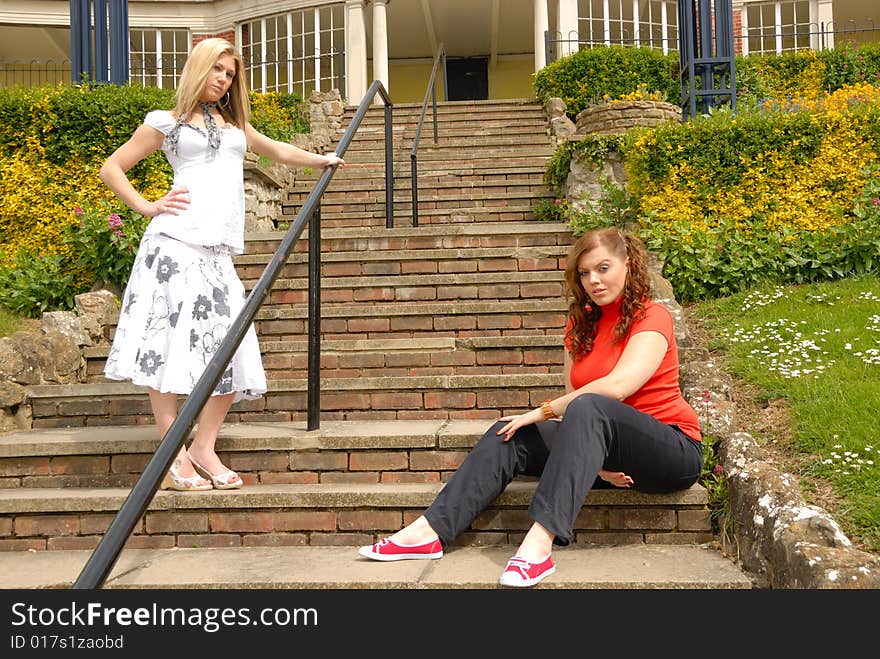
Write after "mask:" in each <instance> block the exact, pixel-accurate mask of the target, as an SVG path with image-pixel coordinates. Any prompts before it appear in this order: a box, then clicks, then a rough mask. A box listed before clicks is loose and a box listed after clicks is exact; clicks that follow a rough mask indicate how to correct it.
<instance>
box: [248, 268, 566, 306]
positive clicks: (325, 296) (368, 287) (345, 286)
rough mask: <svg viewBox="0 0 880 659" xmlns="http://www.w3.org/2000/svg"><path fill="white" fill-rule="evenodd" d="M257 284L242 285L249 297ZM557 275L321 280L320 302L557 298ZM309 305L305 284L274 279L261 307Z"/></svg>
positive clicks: (482, 274)
mask: <svg viewBox="0 0 880 659" xmlns="http://www.w3.org/2000/svg"><path fill="white" fill-rule="evenodd" d="M256 281H257V280H256V279H243V280H242V282H243V283H244V287H245V289H246V290H248V291H250V290H251V288H253V286H254V285H255V284H256ZM563 281H564V273H563V272H561V271H558V270H556V271H551V272H547V271H542V270H535V271H525V272H462V273H455V274H424V273H420V274H416V275H403V274H401V275H389V276H373V277H366V276H355V277H326V276H325V277H322V278H321V300H322V303H323V302H327V303H332V302H340V303H345V302H358V301H359V302H405V303H408V304H409V303H414V302H425V301H427V302H433V301H435V300H436V301H443V300H494V301H500V300H504V301H507V300H519V299H533V298H552V297H554V296H557V297H560V298H561V297H562V294H563ZM307 301H308V281H307V279H305V278H290V279H286V278H280V277H279V278H278V279H276V280H275V283H274V285H273V288H272V290H271V291H269V293H268V295H267V296H266V299H265V302H264V304H267V305H276V304H277V305H283V304H297V303H305V302H307Z"/></svg>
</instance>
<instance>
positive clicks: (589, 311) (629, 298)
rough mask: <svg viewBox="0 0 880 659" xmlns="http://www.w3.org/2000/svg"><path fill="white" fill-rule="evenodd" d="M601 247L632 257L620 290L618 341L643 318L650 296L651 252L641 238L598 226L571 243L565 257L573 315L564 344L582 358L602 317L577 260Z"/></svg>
mask: <svg viewBox="0 0 880 659" xmlns="http://www.w3.org/2000/svg"><path fill="white" fill-rule="evenodd" d="M600 246H601V247H604V248H605V249H607V250H608V251H609V252H611V253H612V254H614V255H615V256H617V257H618V258H619V259H621V260H624V259H629V260H628V263H627V273H626V283H625V284H624V287H623V292H622V293H621V306H620V320H618V322H617V326H616V327H615V328H614V335H615V339H614V340H615V342H619V341H622V340H623V339H624V338H626V335H627V334H628V333H629V330H630V327H632V324H633V321H635V320H639V319H640V318H643V317H644V315H645V302H647V301H648V300H650V299H651V278H650V275H649V274H648V255H647V251H646V250H645V244H644V243H643V242H642V241H641V240H640V239H639V238H638V237H636V236H634V235H632V234H631V233H627V232H626V231H621V230H619V229H616V228H614V227H608V228H604V229H596V230H593V231H590V232H589V233H586V234H584V235H583V236H581V237H580V238H579V239H578V240H577V241H576V242H575V243H574V244H573V245H572V246H571V249H570V250H569V252H568V256H567V257H566V259H565V284H566V286H565V288H566V294H567V297H568V299H569V301H570V302H569V305H568V314H569V317H570V318H571V327H570V328H569V330H568V332H567V333H566V337H565V343H566V345H567V346H568V348H569V352H570V353H571V355H572V357H573V358H575V359H580V358H581V357H583V356H584V355H586V354H587V353H588V352H590V351H591V350H592V349H593V340H594V339H595V338H596V330H597V325H598V323H599V318H601V316H602V307H600V306H597V305H594V304H592V303H591V302H590V296H589V295H588V294H587V291H586V290H584V286H583V284H582V283H581V277H580V274H579V273H578V261H579V260H580V258H581V254H584V253H585V252H589V251H591V250H593V249H595V248H597V247H600Z"/></svg>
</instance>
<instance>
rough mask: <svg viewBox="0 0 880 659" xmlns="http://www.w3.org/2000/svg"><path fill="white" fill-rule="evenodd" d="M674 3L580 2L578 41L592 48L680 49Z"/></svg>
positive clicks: (670, 0) (667, 0) (635, 0)
mask: <svg viewBox="0 0 880 659" xmlns="http://www.w3.org/2000/svg"><path fill="white" fill-rule="evenodd" d="M677 24H678V4H677V2H676V1H675V0H579V2H578V38H579V40H580V42H581V43H582V44H586V45H587V46H588V47H591V46H593V45H596V44H605V45H611V44H618V45H628V46H647V47H650V48H658V49H661V50H663V52H664V53H666V52H669V51H670V50H673V51H674V50H678V27H677Z"/></svg>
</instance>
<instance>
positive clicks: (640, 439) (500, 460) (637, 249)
mask: <svg viewBox="0 0 880 659" xmlns="http://www.w3.org/2000/svg"><path fill="white" fill-rule="evenodd" d="M646 263H647V256H646V253H645V246H644V245H643V244H642V241H641V240H639V239H638V238H637V237H635V236H633V235H631V234H629V233H626V232H623V231H619V230H617V229H614V228H608V229H600V230H596V231H592V232H590V233H588V234H586V235H584V236H582V237H581V238H579V239H578V240H577V241H576V242H575V243H574V245H572V247H571V250H570V251H569V253H568V257H567V259H566V268H565V281H566V287H567V290H568V293H569V300H570V303H569V321H568V326H567V327H566V332H565V341H564V343H565V389H566V393H565V394H563V395H561V396H558V397H557V398H555V399H553V400H548V401H545V402H544V403H543V404H542V405H541V406H540V407H538V408H535V409H533V410H530V411H528V412H526V413H524V414H517V415H513V416H508V417H502V418H501V419H500V420H499V421H498V422H497V423H496V424H495V425H493V426H492V427H491V428H489V430H488V431H486V433H485V434H484V435H483V437H482V438H481V439H480V440H479V441H478V442H477V444H476V446H474V448H473V450H472V451H471V452H470V453H469V454H468V456H467V458H465V460H464V462H463V463H462V465H461V466H460V467H459V468H458V470H457V471H456V472H455V474H453V475H452V477H451V478H450V479H449V482H448V483H447V484H446V485H445V487H444V488H443V489H442V490H441V491H440V494H439V495H438V496H437V498H436V499H435V500H434V503H432V504H431V506H430V507H428V509H427V510H426V511H425V512H424V514H423V515H421V516H420V517H418V518H417V519H416V520H415V521H414V522H412V523H411V524H409V525H408V526H406V527H405V528H403V529H401V530H400V531H398V532H397V533H395V534H394V535H392V536H391V537H389V538H384V539H382V540H380V541H379V542H377V543H376V544H374V545H368V546H365V547H361V548H360V550H359V552H360V554H361V555H362V556H365V557H366V558H370V559H373V560H378V561H397V560H401V559H434V558H440V557H441V556H443V545H444V544H446V545H449V544H451V543H452V542H453V541H454V540H455V538H456V537H458V536H459V535H460V534H461V533H462V532H464V531H465V530H466V529H467V528H468V527H469V526H470V524H471V522H473V520H474V519H476V517H477V515H479V514H480V512H482V511H483V510H484V509H485V508H486V507H487V506H488V505H489V504H490V503H491V502H492V501H493V500H494V499H495V497H497V496H498V495H499V494H500V493H501V492H502V491H503V490H504V488H505V487H507V485H508V483H510V481H511V480H513V478H514V477H515V476H516V475H517V474H526V475H529V476H538V477H540V480H539V481H538V485H537V486H536V488H535V494H534V496H533V498H532V503H531V505H530V506H529V516H530V517H531V518H532V520H533V524H532V525H531V527H530V528H529V530H528V532H527V533H526V535H525V537H524V538H523V541H522V543H520V545H519V547H518V549H517V550H516V552H515V554H514V556H513V558H511V559H510V560H509V561H508V563H507V566H506V567H505V568H504V570H503V572H502V573H501V577H500V579H499V581H500V583H501V584H502V585H504V586H513V587H528V586H534V585H535V584H537V583H538V582H540V581H541V580H543V579H545V578H546V577H548V576H550V575H551V574H553V572H554V571H555V569H556V567H555V565H554V563H553V559H552V558H551V555H550V554H551V550H552V546H553V544H554V543H555V544H559V545H567V544H569V543H570V542H571V541H572V540H573V533H572V529H573V527H574V522H575V518H576V517H577V515H578V513H579V512H580V509H581V506H582V505H583V503H584V497H585V496H586V495H587V493H588V492H589V491H590V489H591V488H594V487H605V486H608V487H632V488H633V489H636V490H639V491H641V492H672V491H674V490H681V489H687V488H688V487H690V486H691V485H693V484H694V483H695V482H696V481H697V479H698V478H699V476H700V469H701V467H702V463H703V460H702V444H701V440H702V437H701V435H700V424H699V420H698V418H697V415H696V413H695V412H694V410H693V409H692V408H691V406H690V405H689V404H688V403H687V401H685V399H684V398H683V397H682V394H681V389H680V387H679V382H678V350H677V348H676V344H675V334H674V332H673V323H672V316H671V315H670V313H669V311H668V310H667V309H666V308H665V307H663V306H662V305H660V304H658V303H656V302H653V301H652V300H651V299H650V292H651V285H650V279H649V277H648V269H647V265H646Z"/></svg>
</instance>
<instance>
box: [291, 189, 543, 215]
mask: <svg viewBox="0 0 880 659" xmlns="http://www.w3.org/2000/svg"><path fill="white" fill-rule="evenodd" d="M365 187H366V186H362V187H361V189H352V190H348V191H339V192H338V193H336V194H333V193H332V192H330V191H328V192H325V193H324V196H323V198H322V199H321V213H322V215H323V213H324V212H325V211H329V210H330V209H333V208H337V207H339V206H343V207H344V206H355V207H356V206H358V205H363V204H379V203H381V204H382V207H383V208H384V204H385V187H384V185H383V186H382V187H381V188H373V189H365ZM310 193H311V189H306V188H305V186H302V188H301V189H300V190H299V191H297V190H296V189H289V190H288V193H287V201H286V203H285V205H294V206H296V205H297V204H298V203H299V204H301V203H302V202H303V201H305V199H306V198H307V197H308V196H309V194H310ZM553 196H554V194H553V192H552V191H551V190H550V188H549V187H548V186H546V185H544V184H542V183H533V182H529V181H525V182H518V183H516V184H513V185H511V184H508V183H504V184H502V185H473V186H470V188H465V189H462V188H461V187H459V188H458V189H456V188H455V186H453V185H449V184H447V185H445V186H442V187H439V186H438V187H435V188H423V187H422V186H421V185H419V197H418V199H419V208H420V209H421V208H422V207H423V206H431V205H432V204H433V205H439V204H447V205H450V208H454V207H455V206H454V205H453V204H458V205H459V207H461V208H470V207H474V206H478V207H479V206H492V205H503V204H504V202H505V201H507V200H511V199H513V200H518V201H520V200H527V201H533V200H536V199H542V198H546V197H553ZM393 199H394V206H395V209H396V208H397V207H398V206H400V207H401V208H412V191H411V190H407V189H404V188H398V189H397V190H395V191H394V195H393Z"/></svg>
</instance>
